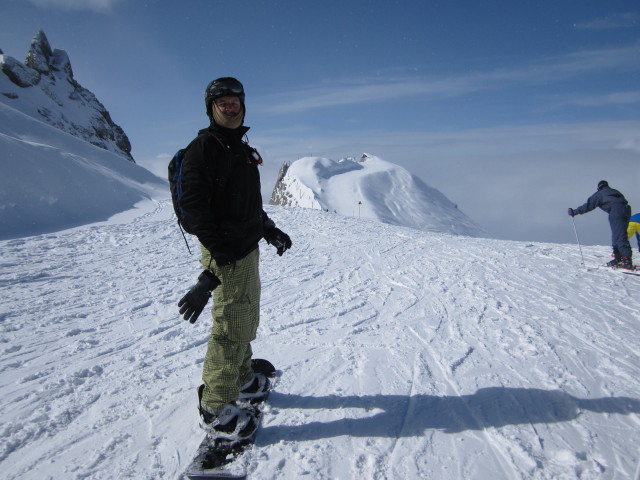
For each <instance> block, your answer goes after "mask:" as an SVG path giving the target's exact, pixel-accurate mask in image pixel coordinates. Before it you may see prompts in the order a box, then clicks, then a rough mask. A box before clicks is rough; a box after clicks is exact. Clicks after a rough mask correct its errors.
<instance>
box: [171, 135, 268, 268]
mask: <svg viewBox="0 0 640 480" xmlns="http://www.w3.org/2000/svg"><path fill="white" fill-rule="evenodd" d="M247 130H249V128H248V127H240V128H237V129H234V130H230V129H227V128H224V127H220V126H218V125H215V124H212V125H211V126H210V127H209V128H206V129H203V130H200V131H199V132H198V136H197V137H196V138H195V139H194V140H193V141H192V142H191V144H190V145H189V146H188V147H187V151H186V153H185V156H184V160H183V166H182V175H183V177H182V188H183V193H182V199H181V201H180V206H181V207H182V209H183V212H184V219H185V221H186V223H187V225H189V228H190V231H191V232H192V233H194V234H195V235H196V236H197V237H198V240H200V243H202V245H203V246H204V247H205V248H206V249H207V250H209V252H210V253H211V255H212V257H213V258H214V259H215V260H216V262H217V263H218V264H219V265H224V264H228V263H231V262H234V261H236V260H239V259H241V258H243V257H244V256H246V255H247V254H248V253H249V252H251V251H253V250H254V249H255V248H257V247H258V242H259V241H260V239H261V238H262V236H263V233H264V227H265V226H267V227H269V226H273V222H271V220H270V219H269V217H268V216H267V214H266V213H265V212H264V210H263V209H262V195H261V192H260V173H259V172H258V165H259V163H260V162H261V160H260V157H259V155H258V154H257V152H256V151H255V150H254V149H253V148H251V147H250V146H249V145H248V144H247V143H245V142H243V140H242V138H243V136H244V134H245V133H246V132H247ZM265 224H266V225H265Z"/></svg>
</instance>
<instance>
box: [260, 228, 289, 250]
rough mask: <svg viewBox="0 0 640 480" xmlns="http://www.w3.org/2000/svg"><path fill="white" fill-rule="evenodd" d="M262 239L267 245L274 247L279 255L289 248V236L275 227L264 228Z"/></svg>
mask: <svg viewBox="0 0 640 480" xmlns="http://www.w3.org/2000/svg"><path fill="white" fill-rule="evenodd" d="M264 239H265V240H266V241H267V243H268V244H269V245H273V246H274V247H276V249H277V251H278V255H280V256H282V254H283V253H284V252H286V251H287V250H289V249H290V248H291V239H290V238H289V235H287V234H286V233H284V232H283V231H282V230H280V229H279V228H277V227H271V228H269V229H267V230H265V231H264Z"/></svg>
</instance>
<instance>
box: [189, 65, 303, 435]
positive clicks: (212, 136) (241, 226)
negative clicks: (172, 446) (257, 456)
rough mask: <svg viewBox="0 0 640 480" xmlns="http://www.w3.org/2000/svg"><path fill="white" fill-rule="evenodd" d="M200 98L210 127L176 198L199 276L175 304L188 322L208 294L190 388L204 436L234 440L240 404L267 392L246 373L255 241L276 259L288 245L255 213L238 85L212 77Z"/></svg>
mask: <svg viewBox="0 0 640 480" xmlns="http://www.w3.org/2000/svg"><path fill="white" fill-rule="evenodd" d="M204 98H205V107H206V111H207V116H208V117H209V120H210V125H209V127H208V128H206V129H203V130H200V131H199V132H198V136H197V137H196V138H195V139H194V140H193V141H192V142H191V144H190V145H189V146H188V147H187V150H186V152H185V154H184V160H183V164H182V197H181V200H180V207H181V209H182V211H183V215H184V220H185V222H186V224H188V225H189V230H190V231H191V232H193V233H194V234H195V235H196V236H197V237H198V240H199V241H200V244H201V250H202V256H201V260H200V262H201V263H202V265H203V266H204V271H203V272H202V274H201V275H200V277H199V278H198V283H197V284H196V285H195V286H193V287H192V288H191V290H190V291H189V292H188V293H187V294H186V295H185V297H184V298H183V299H182V300H181V301H180V304H179V305H180V306H181V313H185V312H186V313H185V319H188V320H190V321H191V322H192V323H193V322H195V319H196V318H197V316H198V314H199V313H200V312H201V311H202V309H203V308H204V306H205V305H206V304H207V301H208V299H209V297H210V295H211V291H212V290H213V292H214V306H213V310H212V315H213V328H212V330H211V333H210V336H209V342H208V346H207V353H206V356H205V360H204V365H203V371H202V380H203V382H204V383H203V385H201V386H200V388H199V389H198V401H199V404H198V405H199V412H200V417H201V426H202V427H203V428H204V429H205V431H206V432H207V435H208V436H210V437H212V438H224V439H229V440H242V439H243V438H246V437H249V436H251V434H252V433H253V432H254V431H255V429H256V428H257V422H256V419H255V417H254V410H252V409H251V408H250V407H249V406H248V404H247V403H246V402H248V400H249V399H251V398H256V397H260V396H261V395H263V394H264V393H265V392H266V391H267V390H268V388H269V383H268V382H269V380H268V378H266V377H265V376H264V375H262V374H257V373H254V372H253V370H252V368H251V357H252V354H253V352H252V349H251V342H252V341H253V340H254V339H255V338H256V331H257V329H258V324H259V319H260V276H259V272H258V264H259V249H258V242H259V241H260V240H261V239H262V238H264V239H265V240H266V241H267V243H269V244H270V245H273V246H274V247H276V248H277V253H278V255H282V254H283V253H284V252H285V251H286V250H288V249H289V248H290V247H291V240H290V238H289V236H288V235H287V234H286V233H284V232H282V231H281V230H280V229H278V228H276V226H275V224H274V222H273V221H272V220H271V219H270V218H269V217H268V216H267V214H266V213H265V211H264V210H263V208H262V196H261V191H260V174H259V172H258V165H260V164H261V163H262V159H261V158H260V155H259V154H258V152H257V151H256V150H255V149H254V148H252V147H250V146H249V144H248V143H247V142H246V141H244V140H243V137H244V136H245V134H246V133H247V131H248V130H249V128H248V127H245V126H243V123H244V117H245V113H246V110H245V103H244V100H245V93H244V87H243V86H242V84H241V83H240V82H239V81H238V80H236V79H235V78H231V77H223V78H218V79H216V80H213V81H212V82H211V83H209V85H208V86H207V88H206V90H205V93H204Z"/></svg>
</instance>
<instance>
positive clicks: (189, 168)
mask: <svg viewBox="0 0 640 480" xmlns="http://www.w3.org/2000/svg"><path fill="white" fill-rule="evenodd" d="M216 146H217V145H216V144H215V143H212V142H210V141H207V137H206V136H200V137H198V138H196V139H195V140H194V141H193V142H192V143H191V145H189V148H188V149H187V151H186V153H185V157H184V160H183V164H182V200H181V202H180V206H181V207H182V210H183V215H184V219H185V223H186V224H187V225H188V227H189V231H190V233H193V234H194V235H195V236H196V237H198V240H199V241H200V243H202V245H204V246H205V248H206V249H207V250H209V252H211V255H212V256H213V257H214V259H215V258H216V257H219V256H221V255H228V254H229V252H227V251H226V248H225V246H224V242H223V241H222V237H221V235H220V232H219V231H218V229H217V228H216V223H215V219H214V217H213V212H212V209H211V204H212V196H213V195H214V193H215V184H214V178H215V167H216V162H218V161H221V159H222V160H224V152H223V151H221V149H218V148H216Z"/></svg>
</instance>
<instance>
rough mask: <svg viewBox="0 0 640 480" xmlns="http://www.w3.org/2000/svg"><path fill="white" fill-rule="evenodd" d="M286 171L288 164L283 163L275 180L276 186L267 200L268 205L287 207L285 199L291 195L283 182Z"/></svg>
mask: <svg viewBox="0 0 640 480" xmlns="http://www.w3.org/2000/svg"><path fill="white" fill-rule="evenodd" d="M287 170H289V164H288V163H287V162H284V163H283V164H282V166H281V167H280V171H279V172H278V177H277V178H276V184H275V186H274V188H273V191H272V192H271V199H270V200H269V205H288V204H289V202H288V201H287V198H288V197H290V196H291V193H290V192H289V191H287V187H286V185H285V184H284V182H283V179H284V177H285V175H286V174H287Z"/></svg>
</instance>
